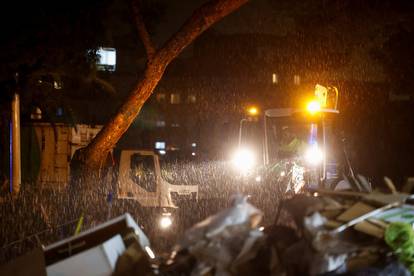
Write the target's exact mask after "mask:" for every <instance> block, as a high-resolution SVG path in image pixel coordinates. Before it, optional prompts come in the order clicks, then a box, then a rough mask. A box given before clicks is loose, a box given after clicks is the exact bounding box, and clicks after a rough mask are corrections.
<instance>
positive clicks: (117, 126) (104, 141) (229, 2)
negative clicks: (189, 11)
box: [78, 0, 248, 175]
mask: <svg viewBox="0 0 414 276" xmlns="http://www.w3.org/2000/svg"><path fill="white" fill-rule="evenodd" d="M247 1H248V0H213V1H209V2H208V3H206V4H204V5H203V6H201V7H200V8H199V9H197V10H196V11H195V12H194V13H193V15H192V16H191V17H190V18H189V19H188V20H187V22H186V23H184V25H183V26H182V27H181V29H180V30H179V31H178V32H177V33H176V34H175V35H173V36H172V37H171V38H170V39H169V40H168V41H167V42H166V43H165V45H164V46H163V47H162V48H161V49H159V50H158V51H155V50H154V49H155V48H154V47H152V45H151V41H150V39H149V36H148V33H147V32H146V29H145V25H144V24H143V21H142V18H141V17H140V15H139V13H137V12H139V10H138V9H137V7H136V5H133V8H134V11H135V17H136V18H135V20H136V23H137V28H138V33H139V35H140V37H141V39H142V40H143V41H144V44H145V45H144V46H145V48H146V51H147V56H148V62H147V66H146V69H145V72H144V75H143V77H142V78H141V79H140V80H139V81H138V82H137V84H136V85H135V86H134V89H133V90H132V91H131V93H130V94H129V96H128V97H127V99H126V100H125V101H124V102H123V104H122V106H121V107H120V109H119V110H118V112H117V114H116V115H115V116H114V117H112V118H111V120H110V121H109V123H107V124H106V125H105V126H104V127H103V129H102V130H101V131H100V132H99V133H98V135H97V136H96V137H95V138H94V139H93V140H92V142H91V143H90V144H89V145H88V146H87V147H86V148H85V149H84V150H83V152H82V153H81V154H80V155H79V157H80V158H79V160H78V161H80V162H81V163H82V166H81V167H82V168H83V169H82V170H81V171H82V172H81V173H82V174H84V173H86V171H87V172H88V173H90V172H95V173H94V174H95V175H96V172H97V171H99V169H100V168H101V167H102V165H103V163H104V161H105V159H106V157H107V155H108V153H109V152H110V151H111V150H112V149H113V148H114V147H115V145H116V143H117V142H118V141H119V139H120V138H121V137H122V135H123V134H124V133H125V132H126V131H127V130H128V128H129V126H130V125H131V124H132V122H133V121H134V119H135V118H136V117H137V115H138V114H139V112H140V110H141V108H142V106H143V105H144V103H145V102H146V100H147V99H148V98H149V97H150V96H151V94H152V92H153V91H154V89H155V87H156V86H157V84H158V82H159V81H160V79H161V78H162V76H163V74H164V71H165V69H166V67H167V66H168V64H169V63H170V62H171V61H172V60H173V59H174V58H175V57H177V56H178V55H179V54H180V53H181V52H182V50H183V49H184V48H185V47H186V46H188V45H189V44H191V43H192V41H194V39H195V38H197V37H198V36H199V35H200V34H201V33H202V32H204V31H205V30H206V29H208V28H209V27H210V26H211V25H213V24H214V23H216V22H217V21H219V20H220V19H222V18H223V17H225V16H226V15H228V14H229V13H231V12H233V11H234V10H236V9H238V8H239V7H240V6H242V5H243V4H245V3H246V2H247ZM85 169H86V171H85Z"/></svg>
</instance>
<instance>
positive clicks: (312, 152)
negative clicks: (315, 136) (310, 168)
mask: <svg viewBox="0 0 414 276" xmlns="http://www.w3.org/2000/svg"><path fill="white" fill-rule="evenodd" d="M323 158H324V154H323V151H322V150H321V149H320V148H319V147H318V146H317V145H313V146H311V147H310V148H309V149H308V150H307V151H306V153H305V159H306V161H307V162H308V163H309V164H310V165H318V164H320V163H321V162H322V160H323Z"/></svg>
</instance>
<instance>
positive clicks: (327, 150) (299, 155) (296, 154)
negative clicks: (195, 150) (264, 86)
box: [233, 85, 339, 193]
mask: <svg viewBox="0 0 414 276" xmlns="http://www.w3.org/2000/svg"><path fill="white" fill-rule="evenodd" d="M337 105H338V90H337V89H336V88H335V87H324V86H322V85H316V87H315V95H314V98H313V99H312V101H310V102H309V103H308V104H307V106H306V108H274V109H268V110H265V111H264V112H263V113H264V114H263V118H262V120H259V119H252V118H249V119H247V120H248V121H250V122H256V124H258V125H259V129H260V132H261V133H260V134H259V135H256V139H255V140H254V141H256V142H253V143H250V145H249V144H248V143H243V142H242V141H243V139H242V137H243V133H247V132H248V131H247V127H245V128H246V129H244V130H243V126H244V125H246V124H240V131H239V147H238V150H237V152H236V154H235V155H234V159H233V163H234V165H235V167H236V168H238V169H239V171H240V172H242V175H244V176H243V177H244V178H246V177H247V178H250V179H251V180H250V181H246V182H247V183H248V185H251V186H252V185H253V186H254V185H258V183H259V182H260V183H267V184H268V185H272V184H269V182H271V183H273V184H274V183H278V187H280V186H283V189H284V191H285V192H287V191H292V192H294V193H297V192H298V191H300V190H301V189H303V188H320V187H329V186H332V185H334V184H335V183H336V182H337V181H338V180H339V172H338V170H339V169H338V168H339V163H338V153H337V152H336V150H337V149H338V147H337V145H336V144H335V143H336V139H335V138H334V136H335V135H334V133H333V127H334V126H335V120H336V118H337V116H338V114H339V111H338V108H337ZM249 113H250V112H249ZM255 113H257V112H255ZM250 117H251V116H250ZM244 120H246V119H244ZM256 128H257V127H256ZM256 133H257V132H256ZM244 136H248V135H246V134H245V135H244ZM250 140H252V139H250ZM257 141H259V142H257ZM252 145H253V148H254V151H253V150H251V148H252ZM254 182H257V183H256V184H254ZM281 183H283V184H284V185H281ZM262 185H264V184H262Z"/></svg>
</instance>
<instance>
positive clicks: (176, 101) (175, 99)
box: [171, 94, 180, 104]
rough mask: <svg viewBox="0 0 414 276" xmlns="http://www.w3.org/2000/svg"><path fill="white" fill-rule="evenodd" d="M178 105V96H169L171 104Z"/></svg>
mask: <svg viewBox="0 0 414 276" xmlns="http://www.w3.org/2000/svg"><path fill="white" fill-rule="evenodd" d="M179 103H180V94H171V104H179Z"/></svg>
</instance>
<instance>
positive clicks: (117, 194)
mask: <svg viewBox="0 0 414 276" xmlns="http://www.w3.org/2000/svg"><path fill="white" fill-rule="evenodd" d="M101 128H102V126H100V125H86V124H76V125H69V124H65V123H56V124H53V125H52V124H51V123H48V122H32V123H30V124H29V125H26V126H24V127H23V128H22V133H25V134H26V135H22V144H24V145H29V146H28V148H29V150H27V149H26V154H28V155H29V156H26V157H24V158H23V161H26V162H24V163H26V165H24V164H23V170H24V169H26V172H25V173H24V175H30V176H31V180H32V181H33V182H34V183H35V184H36V185H37V187H39V188H40V189H52V190H60V191H65V189H66V188H67V187H68V183H70V161H71V158H72V157H73V155H74V153H75V151H76V150H77V149H80V148H82V147H85V146H87V145H88V143H89V142H90V141H91V140H92V139H93V138H94V137H95V136H96V135H97V133H98V132H99V131H100V130H101ZM24 140H27V141H24ZM27 151H29V153H27ZM33 156H34V157H33ZM111 157H112V161H113V164H112V170H113V173H112V174H111V177H112V179H111V180H110V182H111V184H112V185H111V186H112V187H113V189H112V190H113V191H112V192H113V195H112V196H113V201H118V202H128V204H127V206H130V207H131V209H133V210H125V211H129V212H131V213H133V214H134V213H135V214H136V213H137V212H134V210H136V211H140V212H139V215H140V216H144V215H148V214H149V215H150V216H152V217H154V218H157V219H158V224H159V228H161V229H168V228H170V226H171V225H172V224H173V223H172V222H173V214H174V212H175V210H176V209H177V208H178V207H179V205H180V201H181V200H183V199H185V200H193V201H197V200H198V186H197V185H177V184H171V183H169V182H168V180H167V179H165V177H163V174H162V173H161V170H162V168H161V166H160V159H159V156H158V155H157V154H156V153H155V152H154V151H153V150H151V149H150V150H148V149H117V150H114V151H113V152H112V153H111ZM28 160H29V161H30V165H27V161H28ZM33 161H34V162H33ZM27 170H28V171H27ZM141 211H143V212H141ZM137 221H140V219H137Z"/></svg>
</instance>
